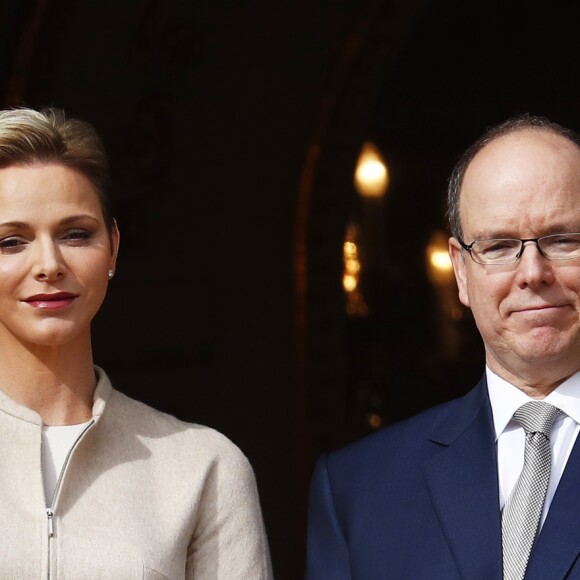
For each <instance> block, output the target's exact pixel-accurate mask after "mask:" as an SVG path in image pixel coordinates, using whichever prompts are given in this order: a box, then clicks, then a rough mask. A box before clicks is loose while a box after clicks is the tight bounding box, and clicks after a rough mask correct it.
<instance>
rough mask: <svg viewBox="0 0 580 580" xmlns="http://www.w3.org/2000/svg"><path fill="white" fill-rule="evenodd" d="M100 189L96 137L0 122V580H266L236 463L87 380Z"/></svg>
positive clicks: (245, 479)
mask: <svg viewBox="0 0 580 580" xmlns="http://www.w3.org/2000/svg"><path fill="white" fill-rule="evenodd" d="M107 185H108V171H107V161H106V157H105V153H104V151H103V147H102V145H101V142H100V140H99V138H98V137H97V135H96V133H95V131H94V129H93V128H92V127H91V126H90V125H88V124H87V123H84V122H81V121H78V120H75V119H67V118H66V117H65V115H64V113H63V112H62V111H58V110H52V109H48V110H44V111H35V110H32V109H16V110H8V111H2V112H0V441H2V445H1V446H0V496H1V497H2V501H1V502H0V521H1V522H2V528H3V532H2V539H1V540H0V577H2V578H27V579H32V578H51V579H54V578H71V579H75V580H82V579H87V580H88V579H90V580H95V579H106V580H111V579H122V580H130V579H133V578H135V579H137V578H139V579H142V578H149V579H154V578H158V579H162V578H169V579H175V580H177V579H193V578H195V579H196V580H199V579H210V578H211V579H223V580H233V579H240V580H250V579H254V578H255V579H269V578H271V572H270V563H269V555H268V548H267V543H266V537H265V533H264V528H263V524H262V517H261V513H260V507H259V501H258V496H257V492H256V485H255V481H254V475H253V473H252V470H251V468H250V466H249V464H248V462H247V460H246V458H245V457H244V456H243V455H242V453H241V452H240V451H239V450H238V449H237V448H236V447H235V446H234V445H233V444H232V443H231V442H230V441H228V440H227V439H226V438H225V437H223V436H222V435H220V434H219V433H217V432H215V431H213V430H211V429H209V428H206V427H202V426H199V425H191V424H187V423H183V422H181V421H179V420H177V419H175V418H174V417H171V416H169V415H166V414H164V413H161V412H159V411H156V410H154V409H151V408H150V407H148V406H146V405H144V404H142V403H139V402H137V401H134V400H132V399H130V398H128V397H126V396H125V395H123V394H121V393H120V392H118V391H116V390H115V389H114V388H113V387H112V386H111V383H110V382H109V379H108V378H107V375H106V374H105V372H104V371H103V370H102V369H100V368H98V367H95V366H94V363H93V357H92V351H91V335H90V326H91V320H92V319H93V317H94V316H95V314H96V313H97V311H98V310H99V308H100V307H101V304H102V302H103V299H104V298H105V294H106V291H107V286H108V283H109V281H110V280H111V278H113V276H114V274H115V266H116V259H117V253H118V250H119V232H118V229H117V225H116V223H115V220H114V219H113V217H112V215H111V212H110V210H109V206H108V203H107V199H106V190H107Z"/></svg>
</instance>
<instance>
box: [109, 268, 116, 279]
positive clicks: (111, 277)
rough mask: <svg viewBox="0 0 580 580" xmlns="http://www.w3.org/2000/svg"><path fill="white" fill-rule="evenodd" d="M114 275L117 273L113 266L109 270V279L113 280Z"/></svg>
mask: <svg viewBox="0 0 580 580" xmlns="http://www.w3.org/2000/svg"><path fill="white" fill-rule="evenodd" d="M114 275H115V270H113V268H111V269H110V270H109V280H112V279H113V276H114Z"/></svg>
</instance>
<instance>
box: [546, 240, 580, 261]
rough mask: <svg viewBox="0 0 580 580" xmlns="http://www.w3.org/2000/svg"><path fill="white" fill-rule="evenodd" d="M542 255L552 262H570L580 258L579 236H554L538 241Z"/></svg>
mask: <svg viewBox="0 0 580 580" xmlns="http://www.w3.org/2000/svg"><path fill="white" fill-rule="evenodd" d="M538 244H539V246H540V248H541V249H542V252H544V254H545V255H546V256H547V257H548V258H550V259H552V260H571V259H573V258H579V257H580V234H556V235H554V236H546V237H544V238H540V239H539V240H538Z"/></svg>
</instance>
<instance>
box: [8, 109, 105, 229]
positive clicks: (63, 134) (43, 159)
mask: <svg viewBox="0 0 580 580" xmlns="http://www.w3.org/2000/svg"><path fill="white" fill-rule="evenodd" d="M34 163H60V164H62V165H64V166H65V167H70V168H71V169H74V170H76V171H78V172H79V173H81V174H82V175H84V176H85V177H86V178H87V179H88V180H89V181H90V182H91V184H92V185H93V187H94V188H95V190H96V192H97V194H98V196H99V202H100V204H101V209H102V212H103V219H104V221H105V225H106V226H107V230H108V232H109V234H111V232H112V231H113V228H114V227H115V220H114V218H113V215H112V213H111V209H110V206H109V201H108V197H107V190H108V188H109V183H110V175H109V163H108V161H107V155H106V153H105V149H104V147H103V143H102V141H101V139H100V138H99V136H98V135H97V132H96V131H95V128H94V127H93V126H92V125H91V124H89V123H86V122H85V121H80V120H79V119H72V118H67V117H66V115H65V113H64V111H63V110H62V109H53V108H47V109H42V110H38V111H37V110H35V109H29V108H19V109H7V110H4V111H0V169H1V168H6V167H11V166H14V165H30V164H34Z"/></svg>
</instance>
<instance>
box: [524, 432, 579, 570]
mask: <svg viewBox="0 0 580 580" xmlns="http://www.w3.org/2000/svg"><path fill="white" fill-rule="evenodd" d="M579 552H580V441H579V439H576V443H575V444H574V448H573V449H572V453H571V454H570V457H569V459H568V463H567V464H566V469H565V470H564V473H563V474H562V479H561V480H560V483H559V484H558V489H557V490H556V494H555V495H554V499H553V500H552V504H551V505H550V511H549V512H548V517H547V518H546V522H545V523H544V526H543V527H542V531H541V533H540V535H539V537H538V540H537V543H536V545H535V547H534V550H533V551H532V555H531V558H530V563H529V565H528V570H527V574H526V579H528V578H530V579H533V580H537V579H540V578H543V579H550V580H554V579H557V578H564V577H565V576H566V574H568V572H569V570H570V568H571V567H572V565H573V564H574V562H575V561H576V559H577V557H578V554H579Z"/></svg>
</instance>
